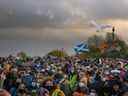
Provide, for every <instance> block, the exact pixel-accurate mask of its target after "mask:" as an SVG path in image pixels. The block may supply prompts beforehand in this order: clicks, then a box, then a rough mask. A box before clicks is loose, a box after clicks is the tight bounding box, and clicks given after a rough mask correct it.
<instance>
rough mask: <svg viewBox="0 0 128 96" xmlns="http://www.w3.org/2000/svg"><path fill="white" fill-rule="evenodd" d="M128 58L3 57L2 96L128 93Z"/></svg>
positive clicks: (0, 59) (109, 95)
mask: <svg viewBox="0 0 128 96" xmlns="http://www.w3.org/2000/svg"><path fill="white" fill-rule="evenodd" d="M127 64H128V60H126V59H125V60H124V59H119V58H118V59H111V58H100V59H82V60H81V59H80V58H79V57H77V56H70V57H61V58H58V57H55V56H44V57H38V56H36V57H29V58H26V59H23V58H21V57H20V56H11V55H10V56H8V57H0V87H1V88H0V96H128V65H127Z"/></svg>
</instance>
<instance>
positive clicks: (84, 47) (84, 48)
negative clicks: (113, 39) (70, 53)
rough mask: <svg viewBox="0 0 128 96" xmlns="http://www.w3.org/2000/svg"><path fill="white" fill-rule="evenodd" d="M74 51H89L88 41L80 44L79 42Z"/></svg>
mask: <svg viewBox="0 0 128 96" xmlns="http://www.w3.org/2000/svg"><path fill="white" fill-rule="evenodd" d="M74 51H75V52H76V53H83V52H88V51H89V48H88V44H87V43H86V42H82V43H80V44H77V45H76V46H75V47H74Z"/></svg>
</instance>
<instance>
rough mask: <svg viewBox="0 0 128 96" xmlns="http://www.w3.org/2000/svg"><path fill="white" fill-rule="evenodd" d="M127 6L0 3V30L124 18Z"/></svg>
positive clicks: (31, 0) (36, 0)
mask: <svg viewBox="0 0 128 96" xmlns="http://www.w3.org/2000/svg"><path fill="white" fill-rule="evenodd" d="M127 5H128V3H127V0H118V1H117V0H0V27H1V28H6V27H46V26H50V27H52V26H53V27H55V26H60V25H61V24H62V26H64V25H63V24H64V23H65V22H66V21H67V22H68V23H71V21H74V20H76V19H81V21H83V22H84V20H86V19H88V18H89V19H90V18H91V19H93V18H94V19H96V18H98V19H104V18H107V19H111V18H114V19H116V18H120V19H127V17H128V12H126V11H127V10H128V6H127Z"/></svg>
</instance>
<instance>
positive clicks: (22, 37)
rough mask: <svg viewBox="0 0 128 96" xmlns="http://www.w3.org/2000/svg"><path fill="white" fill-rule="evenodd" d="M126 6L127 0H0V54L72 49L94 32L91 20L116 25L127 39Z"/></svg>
mask: <svg viewBox="0 0 128 96" xmlns="http://www.w3.org/2000/svg"><path fill="white" fill-rule="evenodd" d="M127 10H128V0H0V55H1V56H2V55H8V54H9V53H14V52H17V51H20V50H22V51H25V52H27V53H29V54H30V55H44V54H45V53H47V52H48V51H50V50H52V49H57V48H60V49H61V48H65V50H67V51H68V52H70V53H72V47H73V45H74V44H76V43H77V42H79V41H83V40H86V39H87V38H88V37H89V36H92V35H94V34H96V32H95V28H92V27H90V26H89V24H88V22H89V21H90V20H96V21H97V22H98V23H105V24H107V23H108V24H112V25H114V26H116V31H117V34H119V35H120V37H121V38H123V39H124V40H126V41H127V38H128V12H127ZM109 31H110V30H109ZM98 34H102V33H98Z"/></svg>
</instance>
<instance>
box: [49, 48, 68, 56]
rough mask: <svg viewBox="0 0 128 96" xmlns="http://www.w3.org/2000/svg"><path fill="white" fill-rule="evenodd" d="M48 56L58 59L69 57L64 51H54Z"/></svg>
mask: <svg viewBox="0 0 128 96" xmlns="http://www.w3.org/2000/svg"><path fill="white" fill-rule="evenodd" d="M48 55H52V56H56V57H67V56H68V54H67V53H66V52H65V51H62V50H53V51H51V52H49V53H48Z"/></svg>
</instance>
